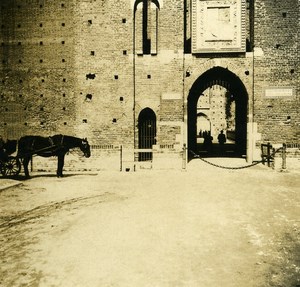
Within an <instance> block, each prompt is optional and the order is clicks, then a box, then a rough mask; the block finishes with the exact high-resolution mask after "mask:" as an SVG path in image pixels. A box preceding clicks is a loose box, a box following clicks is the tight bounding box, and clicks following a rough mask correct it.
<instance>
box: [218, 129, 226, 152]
mask: <svg viewBox="0 0 300 287" xmlns="http://www.w3.org/2000/svg"><path fill="white" fill-rule="evenodd" d="M218 142H219V147H220V153H224V144H225V143H226V136H225V135H224V132H223V130H222V131H221V132H220V133H219V135H218Z"/></svg>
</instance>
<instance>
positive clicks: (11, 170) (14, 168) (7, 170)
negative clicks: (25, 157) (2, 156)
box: [1, 156, 21, 176]
mask: <svg viewBox="0 0 300 287" xmlns="http://www.w3.org/2000/svg"><path fill="white" fill-rule="evenodd" d="M20 171H21V163H20V161H19V159H18V158H16V157H13V156H9V157H8V160H7V161H5V162H4V163H3V165H2V169H1V173H2V175H3V176H17V175H18V174H19V173H20Z"/></svg>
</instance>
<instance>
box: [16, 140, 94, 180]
mask: <svg viewBox="0 0 300 287" xmlns="http://www.w3.org/2000/svg"><path fill="white" fill-rule="evenodd" d="M77 147H79V148H80V150H81V151H82V152H83V154H84V156H85V157H90V156H91V151H90V145H89V143H88V141H87V139H81V138H77V137H72V136H67V135H54V136H51V137H41V136H24V137H21V138H20V140H19V143H18V154H17V157H18V158H20V159H21V160H22V162H23V167H24V173H25V176H26V177H29V170H28V164H29V161H30V159H31V157H32V156H33V155H38V156H42V157H51V156H57V158H58V162H57V172H56V175H57V176H58V177H62V176H63V167H64V160H65V155H66V153H67V152H68V151H69V150H70V149H73V148H77Z"/></svg>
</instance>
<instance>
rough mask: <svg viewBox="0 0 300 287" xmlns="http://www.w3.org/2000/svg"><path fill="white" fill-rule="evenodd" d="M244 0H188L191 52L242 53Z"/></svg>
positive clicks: (243, 41)
mask: <svg viewBox="0 0 300 287" xmlns="http://www.w3.org/2000/svg"><path fill="white" fill-rule="evenodd" d="M245 12H246V3H245V0H192V52H193V53H220V52H227V53H228V52H245V51H246V33H245V32H246V31H245Z"/></svg>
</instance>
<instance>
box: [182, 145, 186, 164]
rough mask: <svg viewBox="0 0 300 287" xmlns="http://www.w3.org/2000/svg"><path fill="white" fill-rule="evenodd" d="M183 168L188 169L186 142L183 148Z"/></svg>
mask: <svg viewBox="0 0 300 287" xmlns="http://www.w3.org/2000/svg"><path fill="white" fill-rule="evenodd" d="M182 169H186V144H183V148H182Z"/></svg>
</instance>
